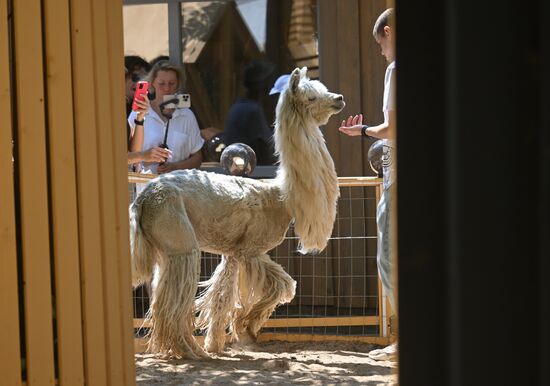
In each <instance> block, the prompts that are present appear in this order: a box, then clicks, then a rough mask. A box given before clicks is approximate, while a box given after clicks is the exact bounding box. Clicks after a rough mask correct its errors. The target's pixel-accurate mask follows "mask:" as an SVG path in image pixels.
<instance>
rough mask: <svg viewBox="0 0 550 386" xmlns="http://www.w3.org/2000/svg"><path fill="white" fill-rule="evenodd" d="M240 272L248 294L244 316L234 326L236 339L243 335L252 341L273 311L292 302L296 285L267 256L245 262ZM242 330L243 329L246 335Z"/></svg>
mask: <svg viewBox="0 0 550 386" xmlns="http://www.w3.org/2000/svg"><path fill="white" fill-rule="evenodd" d="M241 269H242V270H244V271H245V272H246V274H245V275H244V276H243V277H244V278H245V279H246V281H247V287H248V288H249V290H248V291H250V292H251V294H250V295H249V296H248V299H249V300H248V303H249V304H250V306H249V307H248V310H247V312H246V313H242V314H241V315H240V316H239V317H238V318H237V320H236V322H235V325H236V327H237V329H238V332H237V335H238V337H239V339H240V337H241V336H246V335H249V336H250V337H252V338H253V339H256V338H257V336H258V332H259V331H260V328H262V326H263V325H264V324H265V322H266V321H267V319H269V316H270V315H271V313H272V312H273V310H275V307H276V306H277V305H278V304H284V303H288V302H290V301H291V300H292V299H293V298H294V294H295V290H296V282H295V281H294V280H293V279H292V278H291V277H290V275H289V274H287V273H286V272H285V271H284V270H283V268H282V267H281V266H280V265H279V264H277V263H275V262H274V261H272V260H271V259H270V258H269V256H268V255H260V256H258V257H256V258H249V259H246V260H245V261H244V262H243V264H242V267H241ZM240 287H242V286H240ZM243 329H246V334H244V331H243Z"/></svg>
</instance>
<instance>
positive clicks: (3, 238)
mask: <svg viewBox="0 0 550 386" xmlns="http://www.w3.org/2000/svg"><path fill="white" fill-rule="evenodd" d="M0 20H3V21H5V22H2V23H0V116H1V117H2V118H3V121H4V126H3V128H2V130H0V168H1V170H5V171H6V170H7V171H9V173H7V174H6V175H5V176H4V178H2V183H0V213H2V215H1V216H0V246H1V248H2V253H1V257H0V309H1V310H2V312H3V313H4V317H3V318H1V319H0V342H2V349H1V350H0V363H2V382H4V383H5V384H6V385H10V386H18V385H20V384H21V351H20V348H19V345H20V343H19V334H20V331H19V301H18V290H19V284H18V279H17V240H16V226H17V225H16V216H15V194H14V192H15V186H14V169H13V167H14V165H13V138H12V129H13V127H12V125H13V119H12V103H11V99H12V89H11V79H10V77H11V68H10V67H11V63H10V52H9V50H10V48H9V47H10V41H9V39H8V37H9V36H10V35H9V33H8V31H9V26H8V22H9V19H8V2H7V1H6V0H0Z"/></svg>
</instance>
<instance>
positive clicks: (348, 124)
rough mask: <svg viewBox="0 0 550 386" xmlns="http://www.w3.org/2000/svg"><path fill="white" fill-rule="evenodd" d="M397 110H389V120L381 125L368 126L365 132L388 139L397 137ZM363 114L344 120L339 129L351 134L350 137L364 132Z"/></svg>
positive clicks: (371, 135)
mask: <svg viewBox="0 0 550 386" xmlns="http://www.w3.org/2000/svg"><path fill="white" fill-rule="evenodd" d="M395 121H396V114H395V110H389V111H388V120H387V121H386V122H384V123H381V124H380V125H376V126H368V127H367V128H366V129H365V133H366V134H367V135H368V136H370V137H374V138H378V139H387V138H394V137H395ZM363 126H364V125H363V114H359V115H356V116H350V117H348V119H346V120H343V121H342V125H341V126H340V128H339V129H338V130H340V131H341V132H342V133H344V134H346V135H349V136H350V137H354V136H359V135H361V134H362V129H363Z"/></svg>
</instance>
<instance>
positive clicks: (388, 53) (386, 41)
mask: <svg viewBox="0 0 550 386" xmlns="http://www.w3.org/2000/svg"><path fill="white" fill-rule="evenodd" d="M376 43H378V44H379V45H380V49H381V50H382V56H384V57H385V58H386V60H387V61H388V62H393V60H394V58H395V57H394V53H393V38H392V33H391V28H390V27H388V26H386V27H384V35H383V36H380V35H377V36H376Z"/></svg>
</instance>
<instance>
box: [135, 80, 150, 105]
mask: <svg viewBox="0 0 550 386" xmlns="http://www.w3.org/2000/svg"><path fill="white" fill-rule="evenodd" d="M148 90H149V82H147V81H146V80H140V81H139V82H137V83H136V91H135V92H134V100H133V102H132V110H134V111H136V110H137V109H138V105H136V99H138V100H143V95H146V94H147V91H148Z"/></svg>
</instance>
